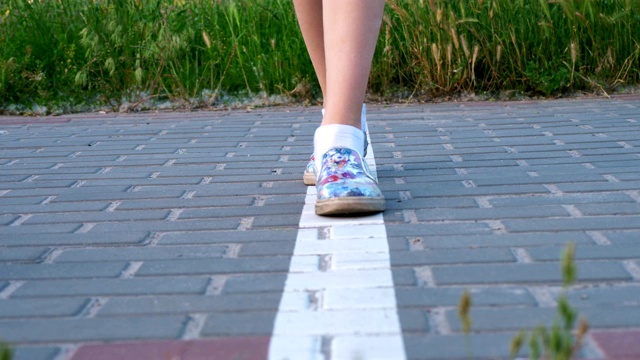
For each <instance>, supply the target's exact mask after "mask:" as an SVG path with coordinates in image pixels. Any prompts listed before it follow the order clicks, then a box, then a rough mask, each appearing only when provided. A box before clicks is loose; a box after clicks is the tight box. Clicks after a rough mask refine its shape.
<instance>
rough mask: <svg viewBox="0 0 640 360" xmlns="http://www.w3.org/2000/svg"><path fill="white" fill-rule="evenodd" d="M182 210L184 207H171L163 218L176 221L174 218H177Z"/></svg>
mask: <svg viewBox="0 0 640 360" xmlns="http://www.w3.org/2000/svg"><path fill="white" fill-rule="evenodd" d="M183 211H184V209H171V211H169V214H168V215H167V217H166V218H165V220H166V221H176V220H178V218H179V217H180V214H182V212H183Z"/></svg>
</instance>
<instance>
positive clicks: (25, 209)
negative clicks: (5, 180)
mask: <svg viewBox="0 0 640 360" xmlns="http://www.w3.org/2000/svg"><path fill="white" fill-rule="evenodd" d="M108 206H109V203H108V202H75V203H47V204H44V205H10V206H2V205H0V214H1V213H6V214H41V213H48V214H50V213H65V212H84V211H101V210H104V209H106V208H107V207H108ZM0 218H2V217H1V216H0Z"/></svg>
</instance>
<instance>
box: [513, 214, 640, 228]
mask: <svg viewBox="0 0 640 360" xmlns="http://www.w3.org/2000/svg"><path fill="white" fill-rule="evenodd" d="M502 223H503V224H504V225H505V227H506V228H507V230H508V231H511V232H533V231H577V230H583V231H587V230H635V229H638V225H637V224H640V216H599V217H583V218H571V219H535V218H534V219H527V220H520V219H518V220H504V221H503V222H502Z"/></svg>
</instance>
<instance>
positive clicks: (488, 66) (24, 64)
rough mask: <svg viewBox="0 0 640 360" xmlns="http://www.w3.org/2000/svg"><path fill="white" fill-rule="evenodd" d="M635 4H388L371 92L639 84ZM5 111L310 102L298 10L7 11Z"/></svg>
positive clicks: (1, 97) (61, 0) (0, 55)
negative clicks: (234, 98) (229, 99)
mask: <svg viewBox="0 0 640 360" xmlns="http://www.w3.org/2000/svg"><path fill="white" fill-rule="evenodd" d="M639 5H640V4H639V2H638V0H459V1H450V0H389V1H388V6H387V9H386V14H385V17H384V22H383V27H382V29H381V36H380V38H379V43H378V48H377V50H376V55H375V58H374V64H373V68H372V74H371V80H370V86H369V91H370V93H371V94H372V95H374V96H380V97H383V98H384V97H394V96H397V94H417V95H421V96H442V95H453V94H459V93H468V92H472V93H494V92H495V93H497V92H509V91H511V92H514V93H520V94H526V95H534V96H535V95H543V96H555V95H560V94H563V93H567V92H572V91H587V92H596V91H597V92H602V91H611V90H614V89H616V88H617V87H620V86H625V85H637V84H638V83H640V70H639V69H640V66H639V65H640V59H639V57H640V44H639V43H638V36H637V34H640V6H639ZM0 44H2V46H0V111H2V110H1V109H5V111H6V109H7V108H8V107H9V105H10V104H23V105H24V106H26V107H25V109H28V108H32V107H33V106H34V105H35V104H37V105H40V106H46V107H47V108H48V110H46V111H48V112H51V111H54V112H56V111H57V112H65V111H74V110H78V109H83V106H85V105H86V106H96V105H101V106H105V105H106V106H110V107H112V108H114V109H117V108H118V107H119V106H120V104H121V103H123V102H141V101H145V100H150V99H151V100H155V101H162V100H165V99H169V100H172V101H173V102H177V103H179V104H180V103H181V104H184V105H185V106H189V107H193V106H210V105H213V104H217V103H220V102H221V101H222V99H223V98H224V96H226V95H238V94H244V95H251V96H253V97H258V98H260V97H262V98H264V97H266V96H269V95H278V96H282V97H284V98H286V99H292V100H306V101H312V102H313V101H316V100H317V99H318V97H319V95H320V94H319V88H318V86H317V81H316V79H315V75H314V73H313V68H312V66H311V62H310V61H309V59H308V55H307V53H306V49H305V47H304V42H303V40H302V37H301V36H300V33H299V29H298V25H297V22H296V19H295V15H294V12H293V6H292V3H291V0H95V1H92V0H55V1H54V0H6V1H3V2H2V3H0Z"/></svg>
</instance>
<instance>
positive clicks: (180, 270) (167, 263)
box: [136, 257, 290, 276]
mask: <svg viewBox="0 0 640 360" xmlns="http://www.w3.org/2000/svg"><path fill="white" fill-rule="evenodd" d="M289 260H290V259H289V257H271V258H261V257H258V258H241V259H217V260H216V261H211V260H209V259H192V260H150V261H146V262H144V264H142V267H141V268H140V270H138V272H137V273H136V276H160V275H162V276H164V275H197V274H234V273H265V272H271V273H278V272H287V271H288V270H289Z"/></svg>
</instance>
